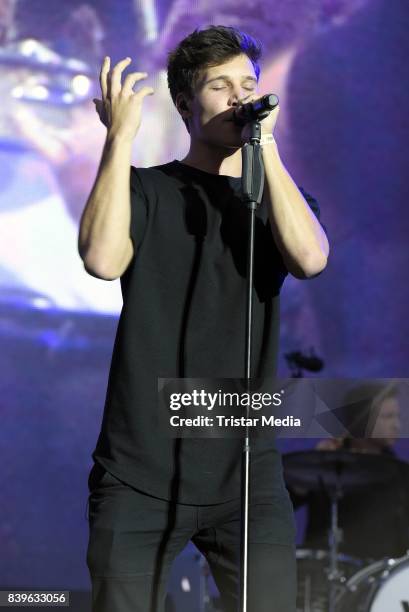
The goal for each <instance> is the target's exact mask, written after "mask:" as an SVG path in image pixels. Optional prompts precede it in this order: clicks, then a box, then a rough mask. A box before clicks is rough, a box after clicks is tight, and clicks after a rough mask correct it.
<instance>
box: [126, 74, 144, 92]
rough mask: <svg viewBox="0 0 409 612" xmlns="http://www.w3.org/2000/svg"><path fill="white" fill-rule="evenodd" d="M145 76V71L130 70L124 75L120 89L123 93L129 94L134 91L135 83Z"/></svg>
mask: <svg viewBox="0 0 409 612" xmlns="http://www.w3.org/2000/svg"><path fill="white" fill-rule="evenodd" d="M147 76H148V73H147V72H130V73H129V74H127V75H126V78H125V80H124V84H123V86H122V91H123V92H124V93H129V94H131V93H134V92H133V86H134V85H135V83H137V82H138V81H140V80H141V79H146V77H147Z"/></svg>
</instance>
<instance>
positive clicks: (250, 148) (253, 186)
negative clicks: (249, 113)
mask: <svg viewBox="0 0 409 612" xmlns="http://www.w3.org/2000/svg"><path fill="white" fill-rule="evenodd" d="M249 125H250V128H251V135H250V141H249V142H248V143H246V144H244V145H243V147H242V178H241V187H242V199H243V202H244V203H245V204H246V205H247V208H248V211H249V215H248V218H249V222H248V242H247V286H246V293H247V306H246V340H245V367H244V370H245V374H244V378H245V386H246V391H247V392H249V390H250V380H251V348H252V347H251V342H252V323H253V320H252V315H253V268H254V240H255V232H254V228H255V212H256V210H257V208H258V206H259V204H260V203H261V200H262V197H263V187H264V165H263V160H262V157H261V146H260V138H261V125H260V121H258V120H254V121H252V122H251V123H250V124H249ZM249 410H250V407H249V406H246V418H249V416H250V415H249ZM246 422H247V421H246ZM249 496H250V430H249V427H248V425H246V430H245V438H244V444H243V454H242V461H241V521H240V579H239V588H240V591H239V612H247V596H248V589H247V587H248V544H249V542H248V536H249Z"/></svg>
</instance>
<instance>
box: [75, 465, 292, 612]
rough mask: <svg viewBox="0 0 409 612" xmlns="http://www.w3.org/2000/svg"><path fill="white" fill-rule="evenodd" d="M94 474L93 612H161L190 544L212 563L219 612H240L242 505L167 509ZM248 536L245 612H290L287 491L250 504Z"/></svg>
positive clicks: (107, 475)
mask: <svg viewBox="0 0 409 612" xmlns="http://www.w3.org/2000/svg"><path fill="white" fill-rule="evenodd" d="M95 468H96V470H97V472H99V476H98V477H97V478H95ZM93 471H94V477H93V478H92V477H91V476H92V475H93V472H91V475H90V481H89V482H90V483H91V485H90V496H89V527H90V537H89V544H88V551H87V565H88V568H89V571H90V576H91V582H92V601H93V607H92V611H93V612H162V610H163V609H164V608H163V606H164V599H165V595H166V583H167V579H168V576H169V570H170V567H171V564H172V562H173V560H174V559H175V557H176V556H177V555H178V553H179V552H181V551H182V550H183V548H184V547H185V546H186V544H187V543H188V542H189V540H192V541H193V543H194V544H195V545H196V546H197V548H198V549H199V550H200V551H201V552H202V553H203V555H204V556H205V557H206V559H207V562H208V563H209V566H210V569H211V571H212V574H213V577H214V580H215V582H216V585H217V587H218V589H219V591H220V595H221V600H222V603H223V610H224V612H236V611H237V605H238V604H237V591H238V566H239V540H240V502H239V500H233V501H229V502H225V503H222V504H217V505H211V506H210V505H209V506H193V505H192V506H191V505H185V504H178V503H172V502H167V501H164V500H161V499H157V498H155V497H151V496H149V495H145V494H144V493H141V492H140V491H137V490H135V489H134V488H132V487H130V486H128V485H127V484H125V483H123V482H122V481H120V480H118V479H117V478H116V477H114V476H113V475H112V474H110V473H109V472H106V471H105V470H103V469H102V468H100V467H99V466H94V468H93ZM249 532H250V537H249V582H248V585H249V592H248V610H249V612H295V609H296V608H295V601H296V565H295V544H294V539H295V538H294V536H295V528H294V518H293V510H292V505H291V502H290V500H289V497H288V494H287V492H286V490H285V489H280V490H279V491H276V492H275V493H272V494H271V496H269V498H268V499H265V498H264V499H258V500H257V501H255V500H254V501H253V502H252V503H251V505H250V527H249Z"/></svg>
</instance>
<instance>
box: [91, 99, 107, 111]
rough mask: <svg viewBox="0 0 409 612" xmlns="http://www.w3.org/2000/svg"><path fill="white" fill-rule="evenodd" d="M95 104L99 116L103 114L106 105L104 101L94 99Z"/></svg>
mask: <svg viewBox="0 0 409 612" xmlns="http://www.w3.org/2000/svg"><path fill="white" fill-rule="evenodd" d="M92 101H93V103H94V104H95V110H96V111H97V113H98V115H100V114H101V111H102V109H103V107H104V103H103V101H102V100H98V98H94V99H93V100H92Z"/></svg>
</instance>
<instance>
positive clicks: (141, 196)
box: [130, 166, 148, 253]
mask: <svg viewBox="0 0 409 612" xmlns="http://www.w3.org/2000/svg"><path fill="white" fill-rule="evenodd" d="M130 189H131V227H130V236H131V240H132V243H133V247H134V252H135V253H136V251H137V250H138V248H139V246H140V245H141V243H142V240H143V237H144V235H145V230H146V225H147V219H148V199H147V197H146V193H145V191H144V189H143V184H142V181H141V178H140V175H139V173H138V170H137V168H135V167H134V166H131V180H130Z"/></svg>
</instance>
